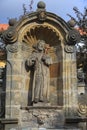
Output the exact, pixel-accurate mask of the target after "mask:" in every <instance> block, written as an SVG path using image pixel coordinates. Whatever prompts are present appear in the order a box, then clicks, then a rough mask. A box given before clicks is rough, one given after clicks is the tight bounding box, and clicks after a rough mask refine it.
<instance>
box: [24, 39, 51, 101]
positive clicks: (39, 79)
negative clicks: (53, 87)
mask: <svg viewBox="0 0 87 130" xmlns="http://www.w3.org/2000/svg"><path fill="white" fill-rule="evenodd" d="M46 45H47V44H46V43H45V41H43V40H39V41H38V43H37V44H36V45H35V46H33V47H34V49H35V50H34V51H33V52H32V54H31V55H30V57H29V58H28V59H27V61H26V63H27V66H29V67H31V66H32V67H33V71H34V76H33V86H32V102H33V103H38V102H49V94H50V93H49V82H50V72H49V66H50V64H52V59H51V57H50V56H49V55H48V54H47V53H46V51H47V48H46Z"/></svg>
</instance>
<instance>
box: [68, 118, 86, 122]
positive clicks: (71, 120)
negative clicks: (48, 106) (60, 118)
mask: <svg viewBox="0 0 87 130" xmlns="http://www.w3.org/2000/svg"><path fill="white" fill-rule="evenodd" d="M65 122H66V123H79V122H87V117H84V118H82V117H76V118H75V117H74V118H66V119H65Z"/></svg>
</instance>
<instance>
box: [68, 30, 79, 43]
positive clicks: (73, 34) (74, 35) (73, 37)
mask: <svg viewBox="0 0 87 130" xmlns="http://www.w3.org/2000/svg"><path fill="white" fill-rule="evenodd" d="M79 41H80V34H79V32H78V31H77V30H75V29H73V30H70V31H69V33H68V35H67V43H68V45H75V44H76V43H78V42H79Z"/></svg>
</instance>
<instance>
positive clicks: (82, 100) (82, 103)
mask: <svg viewBox="0 0 87 130" xmlns="http://www.w3.org/2000/svg"><path fill="white" fill-rule="evenodd" d="M78 115H79V116H84V117H86V116H87V95H86V94H81V95H79V102H78Z"/></svg>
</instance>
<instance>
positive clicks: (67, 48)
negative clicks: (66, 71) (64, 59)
mask: <svg viewBox="0 0 87 130" xmlns="http://www.w3.org/2000/svg"><path fill="white" fill-rule="evenodd" d="M64 50H65V52H67V53H73V52H74V46H71V45H66V46H65V48H64Z"/></svg>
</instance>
